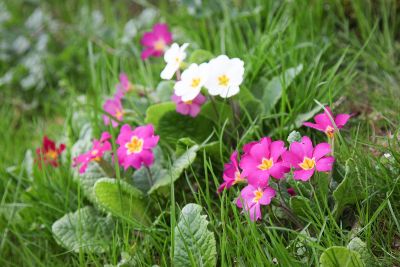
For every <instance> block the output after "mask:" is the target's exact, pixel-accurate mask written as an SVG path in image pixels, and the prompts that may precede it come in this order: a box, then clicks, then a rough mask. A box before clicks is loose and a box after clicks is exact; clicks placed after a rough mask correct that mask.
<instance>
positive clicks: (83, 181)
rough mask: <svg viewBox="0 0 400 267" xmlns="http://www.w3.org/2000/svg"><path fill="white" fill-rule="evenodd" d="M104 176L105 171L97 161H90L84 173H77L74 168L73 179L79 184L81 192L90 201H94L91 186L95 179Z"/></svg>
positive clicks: (105, 174) (105, 175)
mask: <svg viewBox="0 0 400 267" xmlns="http://www.w3.org/2000/svg"><path fill="white" fill-rule="evenodd" d="M104 177H107V173H106V172H105V171H104V170H103V169H102V168H101V167H100V165H98V164H97V162H90V163H89V165H88V167H87V168H86V171H85V173H82V174H80V173H78V170H75V175H74V179H75V181H77V182H78V183H79V184H80V187H81V189H82V191H83V194H84V195H85V196H86V197H87V198H88V199H89V200H90V201H91V202H92V203H96V197H95V196H94V192H93V186H94V184H95V183H96V182H97V180H99V179H100V178H104Z"/></svg>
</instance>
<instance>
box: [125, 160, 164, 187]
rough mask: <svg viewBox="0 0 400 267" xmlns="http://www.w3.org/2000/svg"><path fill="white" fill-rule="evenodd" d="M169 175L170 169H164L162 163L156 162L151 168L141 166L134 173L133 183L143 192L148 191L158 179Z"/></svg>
mask: <svg viewBox="0 0 400 267" xmlns="http://www.w3.org/2000/svg"><path fill="white" fill-rule="evenodd" d="M167 175H168V171H167V170H166V169H164V168H163V167H162V166H161V165H160V164H156V163H154V164H153V166H151V167H150V168H149V170H148V169H146V168H141V169H139V170H136V171H135V172H134V173H133V176H132V180H133V185H134V186H135V187H136V188H138V189H140V190H141V191H142V192H143V193H147V192H148V191H149V190H150V188H151V187H153V186H154V183H155V182H156V181H158V180H160V179H162V178H163V177H165V176H167Z"/></svg>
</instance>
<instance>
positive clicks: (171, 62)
mask: <svg viewBox="0 0 400 267" xmlns="http://www.w3.org/2000/svg"><path fill="white" fill-rule="evenodd" d="M188 45H189V44H187V43H185V44H183V45H182V46H181V47H179V45H178V44H177V43H173V44H172V45H171V47H170V48H169V49H168V50H167V51H165V54H164V60H165V62H166V63H167V65H166V66H165V68H164V69H163V71H162V72H161V75H160V76H161V79H164V80H171V78H172V76H174V73H175V72H176V71H177V70H179V67H180V66H181V63H182V62H183V61H184V60H185V58H186V52H185V49H186V47H188Z"/></svg>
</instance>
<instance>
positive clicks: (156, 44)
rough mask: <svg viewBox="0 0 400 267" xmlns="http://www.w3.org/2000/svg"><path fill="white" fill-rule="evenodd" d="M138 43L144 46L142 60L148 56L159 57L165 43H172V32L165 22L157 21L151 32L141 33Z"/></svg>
mask: <svg viewBox="0 0 400 267" xmlns="http://www.w3.org/2000/svg"><path fill="white" fill-rule="evenodd" d="M140 43H141V44H142V45H143V46H144V47H145V49H144V50H143V51H142V54H141V58H142V59H143V60H145V59H147V58H148V57H151V56H153V57H161V56H162V54H163V53H164V50H165V48H166V46H167V45H169V44H170V43H172V34H171V32H169V30H168V26H167V24H163V23H158V24H156V25H154V26H153V30H152V31H151V32H145V33H144V34H143V37H142V39H141V40H140Z"/></svg>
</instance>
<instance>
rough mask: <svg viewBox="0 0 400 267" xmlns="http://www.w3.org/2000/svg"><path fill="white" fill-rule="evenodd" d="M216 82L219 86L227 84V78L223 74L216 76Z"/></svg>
mask: <svg viewBox="0 0 400 267" xmlns="http://www.w3.org/2000/svg"><path fill="white" fill-rule="evenodd" d="M218 84H219V85H221V86H228V84H229V78H228V76H226V75H225V74H223V75H221V76H218Z"/></svg>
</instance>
